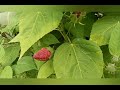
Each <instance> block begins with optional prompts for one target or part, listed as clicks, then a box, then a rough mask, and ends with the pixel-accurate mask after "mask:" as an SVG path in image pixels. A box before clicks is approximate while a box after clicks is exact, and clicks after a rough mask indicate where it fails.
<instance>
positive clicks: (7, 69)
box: [0, 66, 13, 78]
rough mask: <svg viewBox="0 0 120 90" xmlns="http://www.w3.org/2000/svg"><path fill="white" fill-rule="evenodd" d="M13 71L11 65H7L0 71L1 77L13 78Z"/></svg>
mask: <svg viewBox="0 0 120 90" xmlns="http://www.w3.org/2000/svg"><path fill="white" fill-rule="evenodd" d="M12 76H13V71H12V68H11V67H10V66H6V67H5V68H4V69H3V70H2V72H1V73H0V78H12Z"/></svg>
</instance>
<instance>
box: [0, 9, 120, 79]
mask: <svg viewBox="0 0 120 90" xmlns="http://www.w3.org/2000/svg"><path fill="white" fill-rule="evenodd" d="M0 18H1V19H0V78H54V79H55V78H72V79H82V78H87V79H89V78H119V77H120V47H119V46H120V16H119V14H111V13H109V14H108V13H100V12H80V11H79V12H76V11H75V12H62V11H49V10H46V11H39V12H20V13H19V12H1V13H0ZM42 48H47V49H48V48H51V49H50V51H51V54H52V55H51V57H50V58H49V60H47V61H46V60H44V61H40V60H36V59H34V58H33V55H34V54H35V53H36V52H38V51H39V50H41V49H42ZM43 52H44V50H43Z"/></svg>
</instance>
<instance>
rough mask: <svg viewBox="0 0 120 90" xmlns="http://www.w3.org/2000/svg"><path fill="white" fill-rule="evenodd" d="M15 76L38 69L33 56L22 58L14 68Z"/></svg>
mask: <svg viewBox="0 0 120 90" xmlns="http://www.w3.org/2000/svg"><path fill="white" fill-rule="evenodd" d="M13 69H14V71H15V74H20V73H23V72H25V71H29V70H32V69H37V68H36V66H35V63H34V60H33V58H32V57H31V56H25V57H22V58H21V59H20V60H19V61H18V62H17V65H15V66H14V67H13Z"/></svg>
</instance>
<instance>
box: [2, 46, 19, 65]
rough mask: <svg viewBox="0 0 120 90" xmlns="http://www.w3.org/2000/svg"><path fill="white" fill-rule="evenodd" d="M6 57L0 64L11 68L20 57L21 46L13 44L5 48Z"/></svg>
mask: <svg viewBox="0 0 120 90" xmlns="http://www.w3.org/2000/svg"><path fill="white" fill-rule="evenodd" d="M4 50H5V55H4V56H3V57H2V58H0V63H1V64H2V66H9V65H11V64H12V63H13V62H14V60H15V59H16V58H17V57H18V55H19V51H20V46H19V44H12V45H7V46H4Z"/></svg>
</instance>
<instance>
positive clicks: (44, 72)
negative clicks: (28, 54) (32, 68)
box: [37, 60, 54, 78]
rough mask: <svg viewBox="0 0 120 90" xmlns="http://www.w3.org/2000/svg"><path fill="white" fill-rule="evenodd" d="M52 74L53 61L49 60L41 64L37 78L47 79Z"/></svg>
mask: <svg viewBox="0 0 120 90" xmlns="http://www.w3.org/2000/svg"><path fill="white" fill-rule="evenodd" d="M53 72H54V69H53V61H52V60H49V61H47V62H46V63H45V64H43V65H42V66H41V68H40V70H39V72H38V76H37V78H47V77H48V76H50V75H51V74H52V73H53Z"/></svg>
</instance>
